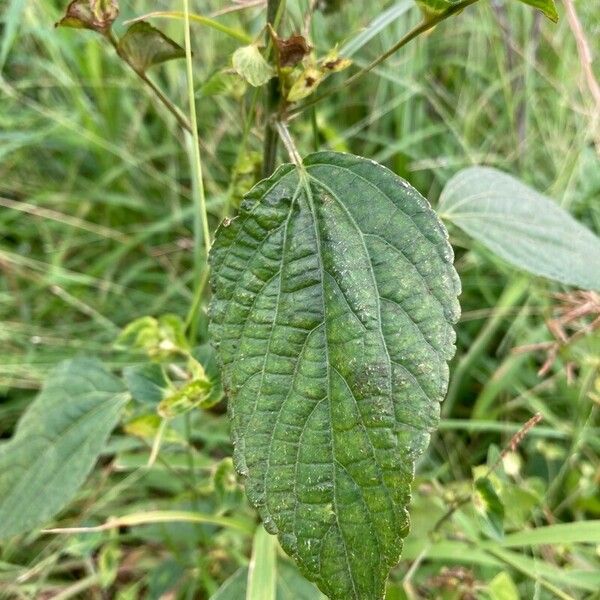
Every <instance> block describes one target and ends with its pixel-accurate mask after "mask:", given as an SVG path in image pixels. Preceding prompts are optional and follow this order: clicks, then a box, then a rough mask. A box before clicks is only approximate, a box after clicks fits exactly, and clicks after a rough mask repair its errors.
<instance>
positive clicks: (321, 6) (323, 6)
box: [316, 0, 344, 14]
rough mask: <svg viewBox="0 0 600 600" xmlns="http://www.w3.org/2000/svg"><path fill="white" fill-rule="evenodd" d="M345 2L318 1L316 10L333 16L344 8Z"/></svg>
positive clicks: (335, 0) (333, 0) (337, 0)
mask: <svg viewBox="0 0 600 600" xmlns="http://www.w3.org/2000/svg"><path fill="white" fill-rule="evenodd" d="M343 2H344V0H317V6H316V8H317V9H318V10H320V11H323V12H324V13H325V14H331V13H333V12H336V11H338V10H340V8H342V4H343Z"/></svg>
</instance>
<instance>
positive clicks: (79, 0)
mask: <svg viewBox="0 0 600 600" xmlns="http://www.w3.org/2000/svg"><path fill="white" fill-rule="evenodd" d="M118 15H119V4H118V2H117V0H73V1H72V2H71V3H70V4H69V6H68V7H67V10H66V12H65V16H64V17H63V18H62V19H61V20H60V21H59V22H58V23H56V27H75V28H76V29H92V30H94V31H98V32H100V33H106V32H107V31H108V30H109V29H110V28H111V26H112V24H113V22H114V21H115V19H116V18H117V17H118Z"/></svg>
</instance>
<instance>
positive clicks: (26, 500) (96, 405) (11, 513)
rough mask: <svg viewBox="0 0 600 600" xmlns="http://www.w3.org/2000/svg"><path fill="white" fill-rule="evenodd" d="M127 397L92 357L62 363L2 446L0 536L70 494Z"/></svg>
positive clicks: (22, 527) (35, 519) (38, 520)
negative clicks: (10, 437) (11, 435)
mask: <svg viewBox="0 0 600 600" xmlns="http://www.w3.org/2000/svg"><path fill="white" fill-rule="evenodd" d="M126 400H127V394H126V393H124V389H123V386H122V384H121V382H120V381H119V380H118V379H117V378H116V377H114V376H113V375H111V374H110V373H109V372H108V371H106V369H105V368H104V367H103V366H102V364H101V363H100V362H98V361H96V360H89V359H75V360H72V361H67V362H64V363H62V364H61V365H60V366H59V367H57V368H56V369H55V370H54V371H53V372H52V373H51V374H50V375H49V377H48V379H47V381H46V383H45V384H44V388H43V390H42V391H41V393H40V394H39V395H38V397H37V398H36V399H35V401H34V402H33V403H32V404H31V406H30V407H29V409H28V410H27V412H26V413H25V414H24V416H23V417H22V418H21V421H20V422H19V424H18V426H17V428H16V431H15V434H14V436H13V437H12V439H11V440H10V441H8V442H6V443H5V444H2V445H0V539H3V538H6V537H8V536H12V535H16V534H18V533H23V532H25V531H29V530H31V529H34V528H36V527H38V526H40V525H43V524H44V523H46V522H47V521H48V520H49V519H51V518H52V517H53V516H54V515H55V514H56V513H57V512H58V511H59V510H61V509H62V508H63V507H64V506H66V505H67V504H68V503H69V501H70V500H71V499H72V498H73V496H74V495H75V493H76V492H77V490H78V489H79V487H80V486H81V485H82V484H83V482H84V481H85V478H86V477H87V475H88V473H89V472H90V470H91V469H92V467H93V466H94V464H95V462H96V459H97V458H98V455H99V454H100V451H101V450H102V448H103V446H104V443H105V441H106V439H107V438H108V436H109V434H110V432H111V431H112V429H113V427H114V426H115V425H116V423H117V420H118V418H119V413H120V411H121V408H122V406H123V405H124V403H125V401H126Z"/></svg>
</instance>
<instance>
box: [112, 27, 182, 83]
mask: <svg viewBox="0 0 600 600" xmlns="http://www.w3.org/2000/svg"><path fill="white" fill-rule="evenodd" d="M119 52H120V53H122V54H123V55H125V56H126V57H127V59H128V60H129V62H130V63H131V65H132V66H133V67H134V68H135V69H136V70H137V71H139V72H141V73H144V72H145V71H146V70H147V69H148V68H150V67H152V66H153V65H158V64H160V63H163V62H166V61H168V60H173V59H175V58H184V57H185V50H184V49H183V48H182V47H181V46H180V45H179V44H177V43H175V42H174V41H173V40H172V39H171V38H169V37H167V36H166V35H165V34H164V33H163V32H162V31H160V30H158V29H156V28H155V27H153V26H152V25H150V23H146V22H145V21H137V22H136V23H134V24H133V25H131V26H130V27H129V29H128V30H127V32H126V33H125V35H124V36H123V37H122V38H121V39H120V40H119Z"/></svg>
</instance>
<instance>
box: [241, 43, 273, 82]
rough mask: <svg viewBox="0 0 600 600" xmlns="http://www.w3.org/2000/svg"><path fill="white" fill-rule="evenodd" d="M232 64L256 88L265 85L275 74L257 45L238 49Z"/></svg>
mask: <svg viewBox="0 0 600 600" xmlns="http://www.w3.org/2000/svg"><path fill="white" fill-rule="evenodd" d="M232 63H233V68H234V69H235V70H236V72H237V73H238V75H240V76H241V77H243V78H244V79H245V80H246V81H247V82H248V83H249V84H250V85H252V86H254V87H259V86H261V85H264V84H265V83H267V81H269V79H271V77H273V75H274V74H275V72H274V70H273V67H272V66H271V65H270V64H269V63H268V62H267V61H266V60H265V59H264V58H263V55H262V54H261V53H260V50H259V49H258V47H257V46H256V45H255V44H250V45H249V46H242V47H241V48H238V49H237V50H236V51H235V52H234V53H233V58H232Z"/></svg>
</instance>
